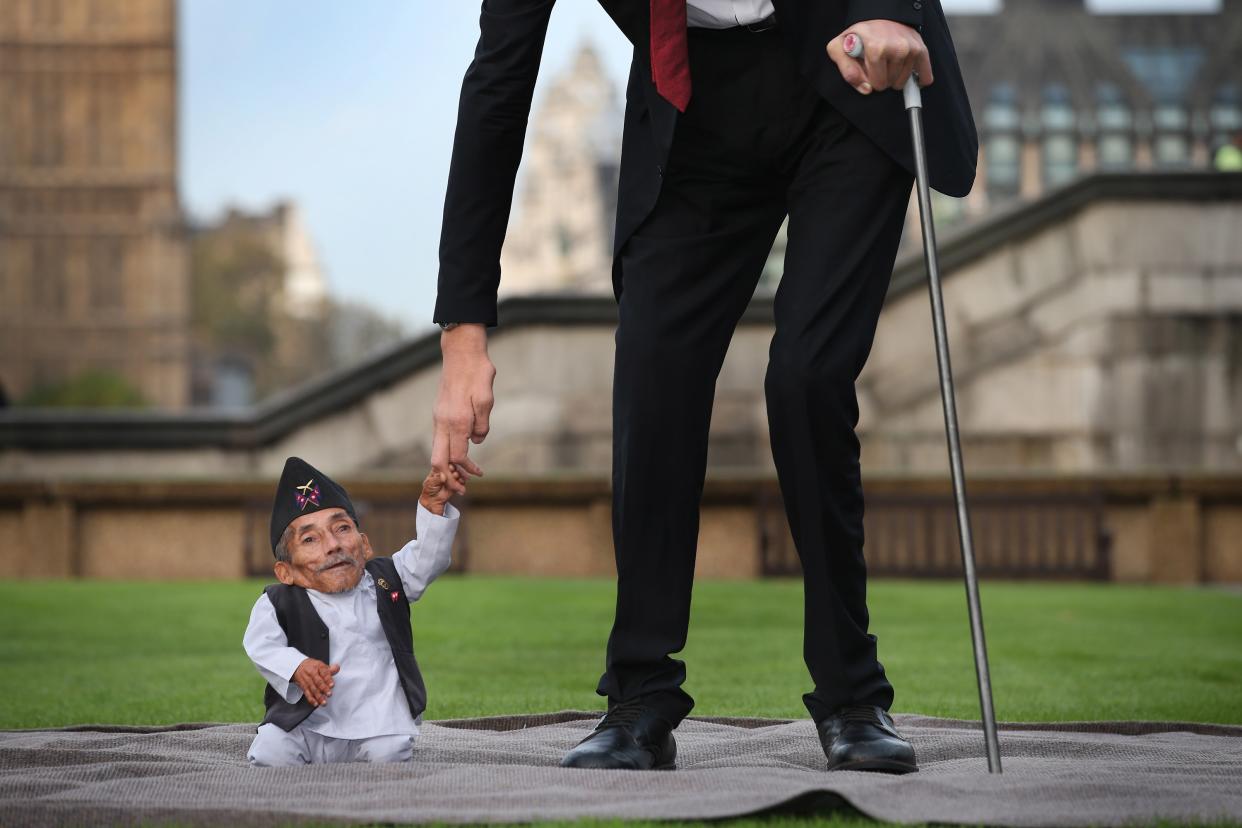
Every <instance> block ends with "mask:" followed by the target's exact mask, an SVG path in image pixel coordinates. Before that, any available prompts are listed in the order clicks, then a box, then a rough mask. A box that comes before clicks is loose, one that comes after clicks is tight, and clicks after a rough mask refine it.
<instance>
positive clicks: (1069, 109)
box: [1039, 83, 1076, 132]
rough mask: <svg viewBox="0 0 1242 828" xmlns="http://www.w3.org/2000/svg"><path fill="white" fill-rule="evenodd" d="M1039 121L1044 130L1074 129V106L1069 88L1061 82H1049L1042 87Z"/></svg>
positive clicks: (1067, 130) (1060, 130)
mask: <svg viewBox="0 0 1242 828" xmlns="http://www.w3.org/2000/svg"><path fill="white" fill-rule="evenodd" d="M1039 121H1040V125H1041V126H1042V127H1043V129H1044V131H1045V132H1070V131H1072V130H1073V129H1074V125H1075V122H1076V120H1075V118H1074V106H1073V103H1072V102H1071V100H1070V95H1069V90H1068V89H1066V88H1065V86H1064V85H1063V84H1060V83H1050V84H1048V85H1047V86H1045V87H1044V104H1043V108H1042V109H1041V110H1040V114H1039Z"/></svg>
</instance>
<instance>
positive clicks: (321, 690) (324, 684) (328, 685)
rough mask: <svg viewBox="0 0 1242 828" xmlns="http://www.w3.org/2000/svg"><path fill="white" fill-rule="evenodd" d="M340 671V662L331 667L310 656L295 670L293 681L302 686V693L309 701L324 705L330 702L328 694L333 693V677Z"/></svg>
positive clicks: (317, 705) (316, 704) (316, 705)
mask: <svg viewBox="0 0 1242 828" xmlns="http://www.w3.org/2000/svg"><path fill="white" fill-rule="evenodd" d="M339 672H341V665H339V664H333V665H332V666H331V667H329V666H328V665H327V664H324V663H323V662H322V661H320V660H319V659H317V658H308V659H306V660H305V661H303V662H302V663H301V664H299V665H298V669H296V670H294V671H293V678H292V681H293V683H294V684H296V685H297V686H298V687H301V688H302V695H304V696H306V700H307V701H308V702H310V703H311V704H313V705H314V706H315V707H322V706H323V705H325V704H327V703H328V696H331V695H332V686H333V684H335V682H334V681H333V680H332V677H333V676H335V675H336V674H337V673H339Z"/></svg>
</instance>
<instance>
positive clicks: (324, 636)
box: [319, 633, 328, 638]
mask: <svg viewBox="0 0 1242 828" xmlns="http://www.w3.org/2000/svg"><path fill="white" fill-rule="evenodd" d="M319 637H320V638H327V637H328V634H327V633H320V634H319Z"/></svg>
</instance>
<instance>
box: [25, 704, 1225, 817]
mask: <svg viewBox="0 0 1242 828" xmlns="http://www.w3.org/2000/svg"><path fill="white" fill-rule="evenodd" d="M897 723H898V726H899V727H900V728H901V730H902V732H903V733H904V734H906V735H907V736H908V737H909V738H910V740H911V741H912V742H913V744H914V747H915V750H916V751H917V753H918V757H919V762H920V764H921V766H922V771H921V772H920V773H917V774H911V775H909V776H901V777H895V776H884V775H878V774H866V773H860V772H848V771H839V772H834V773H828V772H826V771H825V770H824V756H823V754H822V752H821V751H820V748H819V744H818V742H817V741H816V738H815V732H814V729H813V726H812V724H811V723H810V721H808V720H802V721H792V722H791V721H778V720H768V719H691V720H688V721H686V722H683V723H682V725H681V727H680V728H678V730H677V742H678V747H679V757H678V770H676V771H665V772H648V773H634V772H625V771H594V770H564V769H562V768H560V767H558V766H557V762H558V761H559V759H560V757H561V755H562V754H563V753H564V751H565V750H567V749H568V748H569V747H570V746H572V745H573V744H575V743H576V742H577V741H578V740H579V739H581V738H582V737H583V736H584V735H586V733H587V731H588V730H590V728H591V727H592V726H593V724H594V720H593V718H591V717H590V714H586V713H575V712H565V713H557V714H550V715H542V716H506V717H498V718H491V719H469V720H458V721H445V722H438V723H429V724H427V725H426V726H425V728H424V731H423V737H422V739H421V740H420V741H419V744H418V747H417V749H416V751H415V759H414V761H413V762H411V763H409V764H405V765H386V766H375V765H328V766H322V765H321V766H309V767H302V768H279V769H265V770H253V769H251V768H249V767H247V766H246V763H245V758H244V757H245V751H246V747H247V745H248V744H249V742H250V738H251V736H252V734H253V733H254V728H253V727H252V726H247V725H179V726H176V727H166V728H142V727H80V728H69V729H64V730H27V731H7V732H0V825H5V826H17V825H52V824H65V823H68V824H73V825H94V824H101V823H102V824H117V823H121V824H125V823H136V822H175V823H177V824H229V825H238V824H242V825H256V824H272V823H276V822H281V823H291V822H305V821H313V822H319V823H323V822H340V823H354V822H371V823H374V822H381V823H383V822H387V823H402V822H432V821H437V822H476V823H477V822H500V821H503V822H524V821H531V820H552V819H556V820H559V819H575V818H584V817H585V818H614V817H615V818H636V819H639V818H641V819H652V818H659V819H713V818H718V817H728V816H740V815H745V814H756V813H765V812H771V811H777V810H799V811H806V810H812V809H814V810H819V809H829V808H833V807H842V806H843V805H844V806H852V807H854V808H856V809H858V810H859V811H861V812H863V813H864V814H867V815H869V816H871V817H874V818H876V819H881V820H891V821H894V822H933V823H935V822H939V823H967V824H984V825H1031V826H1034V825H1041V826H1043V825H1121V824H1124V823H1133V822H1153V821H1155V820H1158V819H1166V820H1175V821H1179V822H1191V821H1196V822H1198V821H1215V820H1220V819H1229V820H1232V821H1235V822H1236V821H1239V820H1242V727H1230V726H1225V725H1193V724H1163V723H1152V722H1147V723H1142V722H1108V723H1087V724H1055V725H1047V724H1046V725H1004V726H1003V727H1002V732H1001V750H1002V755H1003V758H1004V770H1005V772H1004V774H1003V775H1000V776H989V775H988V773H987V770H986V762H985V760H984V759H983V758H982V755H983V739H982V736H981V733H980V731H979V729H978V724H977V723H969V722H960V721H952V720H946V719H931V718H925V717H920V716H898V717H897Z"/></svg>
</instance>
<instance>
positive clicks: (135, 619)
mask: <svg viewBox="0 0 1242 828" xmlns="http://www.w3.org/2000/svg"><path fill="white" fill-rule="evenodd" d="M260 588H261V582H259V581H253V582H203V583H188V582H177V583H104V582H81V581H65V582H3V583H0V630H3V633H4V634H3V636H2V637H0V663H2V664H3V665H4V669H3V670H0V697H2V698H3V699H4V703H3V704H0V727H3V728H17V727H43V726H58V725H68V724H78V723H93V722H108V723H129V724H164V723H169V722H186V721H234V722H253V721H257V720H258V719H259V718H260V715H261V710H262V704H261V697H262V687H263V684H262V679H260V678H259V676H258V674H257V673H256V672H255V670H254V668H253V667H252V666H251V665H250V663H249V661H248V660H247V659H246V656H245V654H244V653H243V652H242V649H241V636H242V631H243V630H244V628H245V625H246V620H247V618H248V616H249V611H250V607H251V605H252V604H253V602H254V600H255V598H256V597H257V596H258V594H259V590H260ZM983 607H984V617H985V620H986V623H987V631H988V644H989V648H990V652H991V658H992V673H993V683H994V686H995V697H996V708H997V713H998V715H999V717H1000V718H1001V719H1002V720H1007V721H1017V720H1045V721H1065V720H1074V719H1163V720H1177V719H1184V720H1194V721H1213V722H1227V723H1242V594H1238V593H1229V592H1224V591H1215V590H1204V589H1174V588H1157V587H1129V586H1125V587H1122V586H1104V585H1077V584H1075V585H1060V584H1031V583H1022V584H1018V583H988V584H984V586H983ZM612 608H613V586H612V583H611V582H610V581H603V580H535V579H524V578H490V577H480V576H465V577H445V578H443V579H442V580H440V581H439V582H437V583H436V584H435V585H433V586H432V587H431V589H429V590H428V592H427V594H426V596H425V597H424V599H423V600H422V601H420V602H419V603H418V604H417V605H415V607H414V630H415V633H414V638H415V642H416V647H417V650H418V656H419V661H420V663H421V664H422V666H423V671H424V673H425V675H426V679H427V685H428V689H429V694H430V707H429V710H428V716H429V718H452V717H462V716H480V715H489V714H499V713H517V712H534V711H550V710H558V709H564V708H586V709H592V710H593V709H599V708H601V706H602V700H601V699H599V698H598V697H597V696H595V694H594V692H593V688H594V686H595V681H596V680H597V679H598V677H599V673H600V670H601V669H602V667H603V653H604V642H605V640H606V637H607V633H608V626H609V623H610V621H611V617H612ZM871 609H872V619H873V624H872V629H873V631H874V632H875V633H876V634H877V635H878V636H879V640H880V658H881V660H882V661H883V662H884V664H885V666H886V668H887V669H888V673H889V676H890V678H891V679H892V681H893V684H894V685H895V687H896V688H897V701H896V705H895V710H896V711H899V712H918V713H927V714H932V715H939V716H955V717H964V718H977V717H978V697H977V694H976V690H975V680H974V668H973V665H972V662H971V657H970V639H969V633H968V628H967V622H966V608H965V599H964V596H963V590H962V587H961V585H960V584H957V583H942V582H920V583H912V582H898V581H880V582H875V583H874V584H873V585H872V590H871ZM801 630H802V588H801V584H800V583H798V582H793V581H762V582H747V583H721V582H704V583H700V584H699V585H698V586H697V587H696V591H695V598H694V613H693V619H692V622H691V630H690V642H689V645H688V646H687V648H686V651H685V653H684V655H683V657H684V658H685V660H686V661H687V663H688V666H689V675H690V678H689V681H688V683H687V689H688V690H689V691H690V692H691V693H692V694H693V695H694V696H695V698H696V699H697V701H698V706H697V707H696V709H695V713H696V714H697V715H747V716H797V717H801V716H805V715H806V711H805V710H804V709H803V707H802V705H801V700H800V696H801V694H802V693H803V692H805V691H807V690H808V689H810V688H809V685H808V679H807V676H806V672H805V668H804V667H803V665H802V660H801V639H802V632H801Z"/></svg>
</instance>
